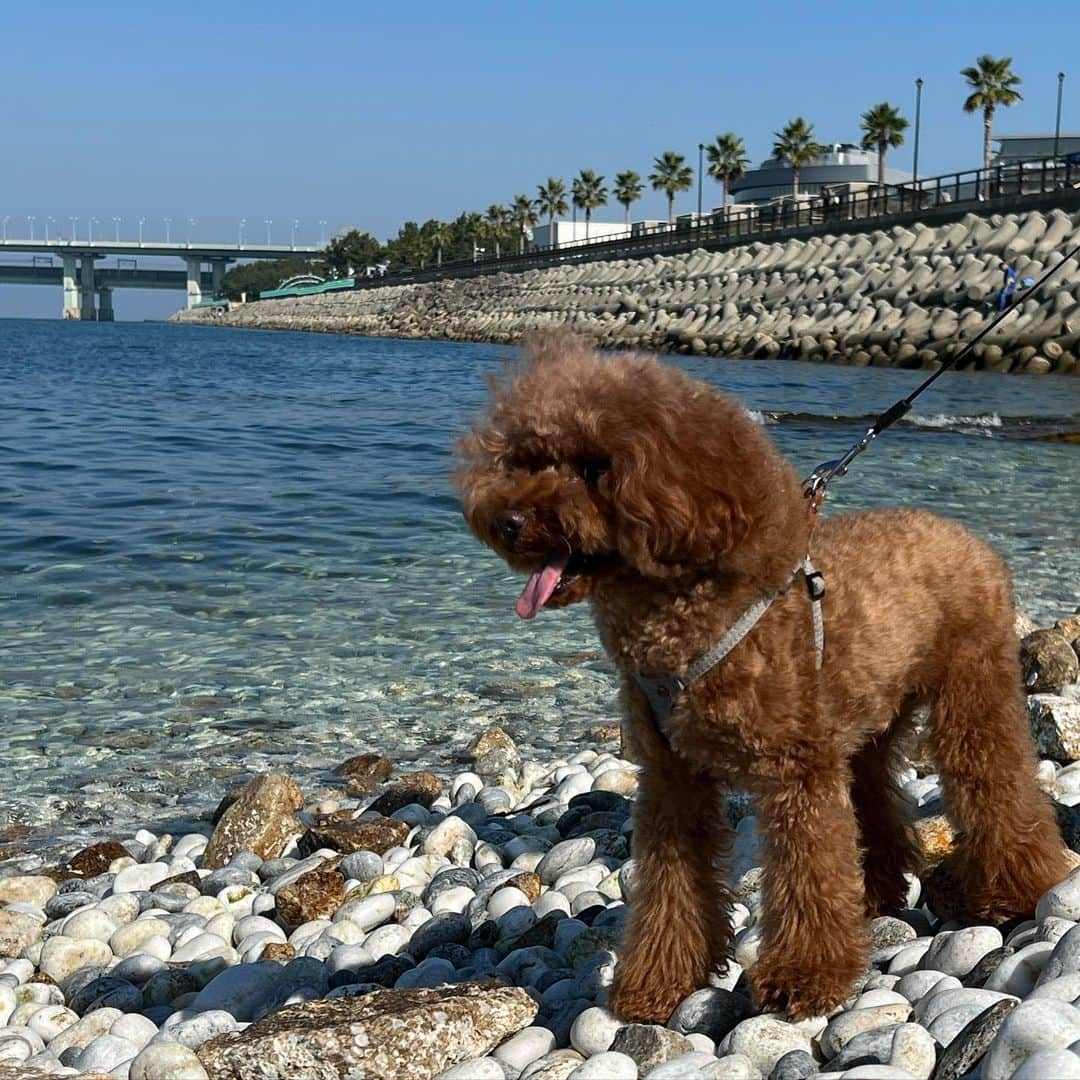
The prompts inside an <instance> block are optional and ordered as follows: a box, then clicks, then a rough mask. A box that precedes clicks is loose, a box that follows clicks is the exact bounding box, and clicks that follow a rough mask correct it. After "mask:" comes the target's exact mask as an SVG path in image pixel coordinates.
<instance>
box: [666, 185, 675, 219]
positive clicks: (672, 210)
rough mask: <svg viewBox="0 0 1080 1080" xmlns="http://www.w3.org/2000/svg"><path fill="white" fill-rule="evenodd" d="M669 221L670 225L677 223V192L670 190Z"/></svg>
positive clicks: (668, 200) (668, 198)
mask: <svg viewBox="0 0 1080 1080" xmlns="http://www.w3.org/2000/svg"><path fill="white" fill-rule="evenodd" d="M667 223H668V224H669V225H674V224H675V192H674V191H669V192H668V193H667Z"/></svg>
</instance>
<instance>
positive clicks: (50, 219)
mask: <svg viewBox="0 0 1080 1080" xmlns="http://www.w3.org/2000/svg"><path fill="white" fill-rule="evenodd" d="M55 224H56V218H54V217H47V218H46V219H45V243H46V244H47V243H48V242H49V226H50V225H55Z"/></svg>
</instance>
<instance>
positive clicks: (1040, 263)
mask: <svg viewBox="0 0 1080 1080" xmlns="http://www.w3.org/2000/svg"><path fill="white" fill-rule="evenodd" d="M1077 244H1080V211H1076V212H1072V213H1069V212H1066V211H1064V210H1050V211H1047V212H1043V211H1038V210H1032V211H1028V212H1025V213H1018V214H1004V215H1002V214H993V215H988V216H985V217H982V216H977V215H975V214H968V215H966V216H964V217H963V218H961V219H960V220H957V221H952V222H949V223H947V224H940V225H933V226H931V225H926V224H914V225H910V226H901V225H896V226H893V227H891V228H889V229H887V230H875V231H867V232H863V233H854V234H853V233H847V234H844V235H820V236H813V237H809V238H807V239H789V240H786V241H777V242H773V243H764V242H754V243H749V244H744V245H740V246H737V247H731V248H727V249H726V250H723V251H704V250H696V251H692V252H689V253H686V254H680V255H657V256H652V257H649V258H640V259H625V260H618V261H607V262H587V263H578V264H573V265H562V266H557V267H552V268H547V269H541V270H529V271H525V272H522V273H517V274H508V273H500V274H489V275H486V276H481V277H473V278H466V279H443V280H439V281H435V282H429V283H426V284H411V285H397V286H394V285H387V286H381V287H374V288H368V289H361V290H357V291H355V292H347V293H338V294H329V295H322V296H310V297H302V298H296V299H282V300H265V301H259V302H256V303H250V304H246V305H241V306H237V307H234V308H233V309H232V310H230V311H227V312H226V311H224V310H222V309H203V310H193V311H182V312H179V313H177V314H176V315H174V316H173V319H174V320H175V321H177V322H187V323H214V324H221V325H228V326H241V327H249V328H259V329H280V330H314V331H325V332H337V333H352V334H365V335H370V336H380V337H405V338H441V339H450V340H460V341H494V342H515V341H518V340H520V339H521V338H522V337H525V336H527V335H528V334H530V333H533V332H536V331H540V330H547V329H553V328H556V327H562V328H569V329H573V330H575V331H576V332H578V333H581V334H583V335H585V336H587V337H589V338H591V339H592V340H594V341H595V342H596V343H597V344H598V345H600V346H602V347H609V348H639V349H647V350H651V351H658V352H682V353H694V354H699V355H711V356H746V357H791V358H796V359H803V360H812V361H824V362H832V363H840V364H849V365H855V366H864V365H875V366H899V367H912V368H915V367H926V368H931V367H935V366H937V364H938V363H940V362H941V360H942V359H944V358H946V357H947V356H949V355H950V353H952V352H955V351H956V350H958V349H959V348H961V347H962V346H963V344H964V342H965V341H967V340H970V338H972V337H973V336H974V335H975V334H976V333H977V332H978V331H979V330H980V329H981V328H982V327H983V326H984V324H985V321H986V319H987V317H988V316H989V314H990V313H991V310H992V306H993V301H994V299H995V297H996V294H997V290H998V287H999V285H1000V282H1001V276H1002V274H1001V262H1002V260H1003V259H1005V260H1007V261H1008V262H1009V263H1010V264H1011V265H1012V266H1013V267H1014V268H1015V269H1016V271H1017V274H1018V277H1019V278H1020V279H1023V278H1025V277H1033V278H1038V277H1039V276H1040V275H1041V274H1042V273H1043V271H1044V270H1046V269H1048V268H1049V267H1051V266H1053V265H1055V264H1056V263H1057V261H1058V260H1060V258H1061V257H1062V255H1063V254H1064V253H1065V252H1066V251H1068V250H1070V249H1071V248H1072V247H1074V246H1076V245H1077ZM1016 306H1017V308H1018V310H1017V312H1016V313H1015V314H1014V315H1013V316H1011V317H1010V318H1009V319H1008V320H1007V321H1006V322H1005V323H1004V324H1003V325H1002V327H1000V328H999V329H998V330H996V331H995V332H994V333H993V334H991V335H989V336H988V337H986V338H985V339H984V340H983V341H982V342H981V343H980V344H979V345H978V346H976V348H975V350H974V354H973V357H972V359H971V360H970V362H969V363H970V365H972V366H976V367H979V368H983V369H987V370H991V371H1020V372H1026V373H1032V374H1041V373H1046V372H1059V373H1069V372H1080V366H1078V358H1080V263H1078V262H1077V260H1076V259H1070V260H1069V262H1068V265H1067V266H1065V267H1064V268H1063V269H1062V271H1061V272H1060V273H1059V274H1058V275H1057V276H1056V277H1055V278H1054V279H1053V280H1052V281H1051V282H1050V284H1049V285H1048V286H1046V287H1045V288H1044V289H1043V290H1042V291H1041V292H1040V295H1039V296H1038V298H1032V299H1024V297H1023V295H1022V293H1021V294H1020V296H1019V298H1018V299H1017V301H1016Z"/></svg>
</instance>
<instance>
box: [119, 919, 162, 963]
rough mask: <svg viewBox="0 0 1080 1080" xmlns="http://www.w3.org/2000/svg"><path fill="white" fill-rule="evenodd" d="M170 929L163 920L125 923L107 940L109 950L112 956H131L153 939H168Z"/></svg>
mask: <svg viewBox="0 0 1080 1080" xmlns="http://www.w3.org/2000/svg"><path fill="white" fill-rule="evenodd" d="M170 930H171V927H170V925H169V923H167V922H165V920H164V919H157V918H153V917H150V918H141V919H136V920H135V921H134V922H130V923H127V924H126V925H124V926H121V927H119V928H118V929H116V930H115V931H113V934H112V936H111V937H110V938H109V948H110V949H112V951H113V955H114V956H120V957H124V956H131V954H132V953H136V952H139V951H140V950H141V949H142V947H143V944H144V943H145V942H147V941H149V940H150V938H153V937H163V938H165V939H166V940H168V938H169V933H170Z"/></svg>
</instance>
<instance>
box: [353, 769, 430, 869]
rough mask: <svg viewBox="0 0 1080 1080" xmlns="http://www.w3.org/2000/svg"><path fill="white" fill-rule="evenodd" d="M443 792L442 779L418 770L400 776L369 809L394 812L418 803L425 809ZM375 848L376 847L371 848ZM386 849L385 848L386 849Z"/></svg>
mask: <svg viewBox="0 0 1080 1080" xmlns="http://www.w3.org/2000/svg"><path fill="white" fill-rule="evenodd" d="M441 794H442V781H441V780H440V779H439V778H438V777H437V776H435V775H434V774H432V773H429V772H416V773H407V774H405V775H403V776H399V777H398V779H397V780H396V781H394V783H393V784H392V785H391V787H390V788H389V789H388V790H387V791H384V792H383V793H382V794H381V795H380V796H379V797H378V798H377V799H376V800H375V801H374V802H373V803H372V804H371V806H369V807H368V809H369V810H374V811H375V813H377V814H384V815H388V814H392V813H393V812H394V811H395V810H400V809H401V808H402V807H403V806H408V805H409V804H410V803H416V804H417V805H418V806H422V807H424V809H425V810H429V809H430V808H431V804H432V803H433V802H434V801H435V800H436V799H437V798H438V797H439V795H441ZM371 850H375V849H371ZM384 850H385V849H384Z"/></svg>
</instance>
